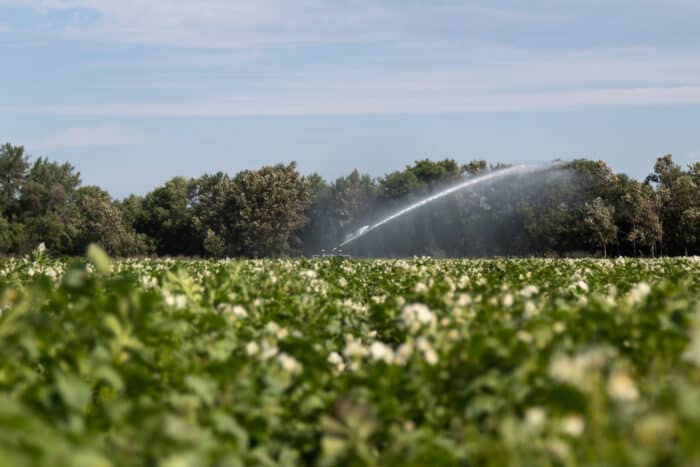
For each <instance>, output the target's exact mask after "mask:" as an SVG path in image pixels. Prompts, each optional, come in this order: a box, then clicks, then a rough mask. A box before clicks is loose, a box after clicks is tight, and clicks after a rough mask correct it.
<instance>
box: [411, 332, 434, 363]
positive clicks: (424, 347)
mask: <svg viewBox="0 0 700 467" xmlns="http://www.w3.org/2000/svg"><path fill="white" fill-rule="evenodd" d="M416 347H417V348H418V350H420V351H421V352H422V353H423V358H424V359H425V361H426V362H427V363H428V364H429V365H435V364H436V363H437V362H438V355H437V352H435V349H434V348H433V346H432V345H431V344H430V342H428V340H427V339H425V338H423V337H421V338H420V339H418V340H417V341H416Z"/></svg>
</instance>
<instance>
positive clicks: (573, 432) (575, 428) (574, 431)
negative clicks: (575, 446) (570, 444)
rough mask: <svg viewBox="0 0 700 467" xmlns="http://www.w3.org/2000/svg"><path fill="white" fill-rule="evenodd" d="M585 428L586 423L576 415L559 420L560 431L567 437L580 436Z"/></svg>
mask: <svg viewBox="0 0 700 467" xmlns="http://www.w3.org/2000/svg"><path fill="white" fill-rule="evenodd" d="M585 428H586V422H585V421H584V420H583V417H581V416H580V415H578V414H571V415H567V416H565V417H564V418H562V420H561V431H562V432H563V433H565V434H567V435H569V436H574V437H578V436H581V434H582V433H583V430H584V429H585Z"/></svg>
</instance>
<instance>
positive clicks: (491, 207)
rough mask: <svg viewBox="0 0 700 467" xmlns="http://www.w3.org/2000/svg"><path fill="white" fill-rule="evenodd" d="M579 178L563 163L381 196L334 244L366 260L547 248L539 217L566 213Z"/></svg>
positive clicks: (508, 170)
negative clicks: (540, 235) (539, 235)
mask: <svg viewBox="0 0 700 467" xmlns="http://www.w3.org/2000/svg"><path fill="white" fill-rule="evenodd" d="M576 180H577V176H576V174H575V172H574V171H573V170H571V169H570V168H569V167H568V166H567V165H566V164H565V163H561V162H556V163H549V164H539V165H522V166H514V167H508V168H505V169H500V170H493V171H490V172H488V173H486V174H480V175H477V176H472V177H468V176H466V177H464V176H463V177H460V179H459V180H458V181H457V182H453V183H451V184H448V185H441V186H436V187H433V189H431V190H430V191H428V192H427V193H426V192H421V193H412V194H410V195H409V196H406V197H404V198H402V199H399V200H380V201H379V202H377V203H376V204H375V205H374V206H372V207H368V209H367V210H366V211H365V212H364V213H363V214H362V215H361V216H358V219H357V221H356V222H355V223H354V225H353V229H349V231H348V232H346V233H345V235H343V236H342V237H341V238H342V240H343V241H341V242H338V244H339V245H340V246H341V248H342V251H343V252H344V253H346V254H350V255H352V256H358V257H369V258H376V257H410V256H416V255H419V256H422V255H427V256H434V257H485V256H526V255H539V254H546V252H547V245H546V242H542V241H541V239H539V238H537V228H536V224H537V219H538V218H539V217H540V216H541V215H543V213H546V212H551V211H552V210H554V211H556V212H557V214H559V215H561V214H563V213H566V212H567V211H568V210H569V206H570V204H571V203H570V196H569V191H570V189H571V187H573V186H575V185H576V184H577V183H576ZM358 229H359V230H358Z"/></svg>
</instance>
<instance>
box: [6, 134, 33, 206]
mask: <svg viewBox="0 0 700 467" xmlns="http://www.w3.org/2000/svg"><path fill="white" fill-rule="evenodd" d="M28 169H29V158H28V157H27V156H25V154H24V147H22V146H13V145H11V144H10V143H6V144H3V145H2V146H0V215H6V216H7V218H8V220H11V219H12V217H13V216H14V214H16V211H17V205H16V204H17V198H18V197H19V193H20V190H21V189H22V185H23V184H24V180H25V178H26V177H27V171H28Z"/></svg>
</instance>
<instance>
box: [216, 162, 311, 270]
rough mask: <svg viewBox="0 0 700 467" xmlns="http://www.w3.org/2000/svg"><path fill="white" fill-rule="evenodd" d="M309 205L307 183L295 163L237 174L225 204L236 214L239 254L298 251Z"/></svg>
mask: <svg viewBox="0 0 700 467" xmlns="http://www.w3.org/2000/svg"><path fill="white" fill-rule="evenodd" d="M309 204H310V196H309V189H308V185H307V184H306V182H305V180H304V178H303V177H302V176H301V175H300V174H299V172H297V170H296V164H295V163H291V164H288V165H282V164H279V165H276V166H274V167H263V168H262V169H260V170H254V171H251V170H246V171H244V172H241V173H239V174H238V175H237V176H236V177H235V178H234V179H233V192H232V198H231V204H230V205H229V206H227V207H230V208H231V212H234V213H235V215H236V219H235V223H234V225H233V226H232V227H233V228H232V230H233V232H234V233H235V237H236V239H237V240H238V242H237V246H238V253H239V254H242V255H244V256H249V257H254V258H259V257H264V256H287V255H292V254H297V253H298V252H300V251H301V239H300V237H299V234H300V231H301V228H302V227H303V226H304V224H305V223H306V217H305V213H306V211H307V209H308V207H309Z"/></svg>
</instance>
